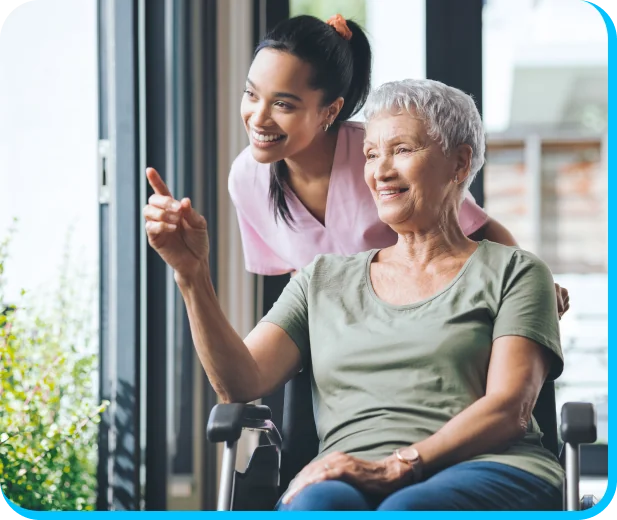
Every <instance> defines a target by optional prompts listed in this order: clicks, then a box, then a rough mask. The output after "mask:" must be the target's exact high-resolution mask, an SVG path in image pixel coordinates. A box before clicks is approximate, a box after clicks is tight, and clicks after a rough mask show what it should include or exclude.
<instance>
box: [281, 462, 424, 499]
mask: <svg viewBox="0 0 617 520" xmlns="http://www.w3.org/2000/svg"><path fill="white" fill-rule="evenodd" d="M412 479H413V472H412V468H411V467H407V466H406V465H404V464H402V463H401V462H400V461H399V460H398V459H397V458H396V457H395V456H394V455H392V456H390V457H388V458H385V459H382V460H379V461H374V462H370V461H366V460H362V459H358V458H356V457H352V456H351V455H347V454H346V453H341V452H334V453H331V454H329V455H326V456H325V457H324V458H323V459H320V460H317V461H315V462H311V463H310V464H309V465H308V466H306V467H305V468H304V469H303V470H302V471H301V472H300V473H298V475H297V476H296V478H295V479H294V480H293V481H292V482H291V484H290V485H289V489H288V490H287V492H286V493H285V495H284V496H283V504H288V503H289V502H290V501H291V500H293V498H294V497H295V496H296V495H297V494H298V493H299V492H300V491H302V489H304V488H305V487H306V486H309V485H310V484H315V483H316V482H322V481H324V480H341V481H343V482H347V483H349V484H351V485H353V486H355V487H357V488H358V489H360V490H362V491H366V492H369V493H375V494H383V495H387V494H389V493H391V492H393V491H395V490H397V489H400V488H401V487H403V486H405V485H408V484H410V483H411V481H412Z"/></svg>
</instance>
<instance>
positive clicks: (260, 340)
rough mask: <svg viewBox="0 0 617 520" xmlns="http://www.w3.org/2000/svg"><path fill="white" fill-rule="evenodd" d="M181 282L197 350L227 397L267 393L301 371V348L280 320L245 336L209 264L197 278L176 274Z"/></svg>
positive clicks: (242, 398) (212, 379) (216, 386)
mask: <svg viewBox="0 0 617 520" xmlns="http://www.w3.org/2000/svg"><path fill="white" fill-rule="evenodd" d="M176 282H177V283H178V286H179V288H180V292H181V294H182V297H183V298H184V301H185V303H186V308H187V312H188V318H189V322H190V325H191V335H192V337H193V342H194V344H195V349H196V350H197V355H198V356H199V360H200V361H201V364H202V365H203V367H204V369H205V371H206V374H207V375H208V379H209V380H210V383H211V384H212V386H213V388H214V390H215V391H216V393H217V394H218V395H219V397H220V398H221V399H222V400H223V402H249V401H253V400H255V399H258V398H260V397H263V396H264V395H267V394H269V393H271V392H272V391H274V390H275V389H276V388H277V387H279V386H280V385H282V384H283V383H285V382H286V381H288V380H289V379H290V378H291V377H292V376H293V374H294V373H296V372H298V371H299V370H300V366H301V359H300V352H299V350H298V348H297V347H296V345H295V343H294V342H293V340H292V339H291V338H290V337H289V335H288V334H287V333H286V332H285V331H284V330H283V329H281V328H280V327H278V326H277V325H274V324H272V323H259V324H258V325H257V326H256V327H255V328H254V329H253V331H252V332H251V333H250V334H249V335H248V336H247V338H246V339H245V340H244V341H242V338H240V336H239V335H238V334H237V333H236V331H235V330H234V329H233V327H232V326H231V325H230V323H229V321H227V318H226V317H225V314H224V313H223V311H222V309H221V307H220V305H219V303H218V300H217V298H216V294H215V291H214V287H213V286H212V282H211V279H210V274H209V269H208V267H207V266H206V265H204V266H203V267H202V269H201V270H200V272H199V274H198V275H196V276H195V277H194V278H193V279H191V280H187V279H182V278H180V277H176Z"/></svg>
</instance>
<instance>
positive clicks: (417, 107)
mask: <svg viewBox="0 0 617 520" xmlns="http://www.w3.org/2000/svg"><path fill="white" fill-rule="evenodd" d="M403 111H407V112H408V113H409V114H412V115H417V116H418V117H420V118H421V119H422V120H424V123H425V125H426V130H427V133H428V135H429V136H430V137H431V138H432V139H434V140H435V141H436V142H438V143H439V144H440V145H441V149H442V151H443V153H444V154H445V155H446V156H448V155H450V152H452V150H454V149H455V148H456V147H457V146H459V145H461V144H467V145H469V146H470V147H471V150H472V155H471V168H470V172H469V176H468V177H467V179H466V180H465V183H464V185H463V187H464V188H469V185H470V184H471V183H472V182H473V180H474V179H475V177H476V174H477V173H478V171H480V168H482V165H483V164H484V149H485V137H484V126H483V125H482V118H481V117H480V112H478V109H477V107H476V104H475V103H474V101H473V99H472V97H471V96H469V95H468V94H465V93H464V92H463V91H462V90H459V89H457V88H454V87H449V86H448V85H445V84H444V83H441V82H439V81H434V80H431V79H404V80H402V81H390V82H388V83H384V84H383V85H381V87H379V88H377V89H375V90H374V91H373V92H371V94H370V95H369V97H368V100H367V102H366V105H365V107H364V117H365V118H366V123H367V124H368V123H369V122H370V120H371V119H373V118H374V117H377V116H379V115H381V114H383V113H390V114H400V113H401V112H403Z"/></svg>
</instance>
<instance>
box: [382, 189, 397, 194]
mask: <svg viewBox="0 0 617 520" xmlns="http://www.w3.org/2000/svg"><path fill="white" fill-rule="evenodd" d="M400 191H401V190H383V191H382V192H381V194H382V195H394V194H395V193H399V192H400Z"/></svg>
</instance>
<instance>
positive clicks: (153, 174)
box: [143, 168, 210, 279]
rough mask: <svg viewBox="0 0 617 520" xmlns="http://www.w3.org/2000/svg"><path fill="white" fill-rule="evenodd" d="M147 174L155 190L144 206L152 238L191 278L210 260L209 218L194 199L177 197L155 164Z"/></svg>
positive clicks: (154, 245)
mask: <svg viewBox="0 0 617 520" xmlns="http://www.w3.org/2000/svg"><path fill="white" fill-rule="evenodd" d="M146 176H147V178H148V182H149V183H150V186H152V189H153V190H154V195H152V196H151V197H150V198H149V199H148V204H147V205H146V206H145V207H144V210H143V214H144V217H145V219H146V232H147V234H148V242H149V244H150V245H151V246H152V248H153V249H155V250H156V252H157V253H158V254H159V255H160V256H161V258H162V259H163V260H164V261H165V262H166V263H167V264H168V265H169V266H170V267H171V268H172V269H173V270H174V271H175V274H176V275H177V276H178V275H179V276H180V277H181V278H184V279H190V278H191V277H192V276H193V275H195V274H196V273H197V272H198V270H199V269H200V267H202V266H207V263H208V253H209V249H210V247H209V241H208V230H207V225H206V219H205V218H204V217H203V216H201V215H200V214H199V213H197V211H195V210H194V209H193V207H192V206H191V201H190V199H188V198H184V199H182V200H181V201H178V200H176V199H174V198H173V197H172V195H171V193H170V191H169V188H167V185H166V184H165V183H164V182H163V179H161V177H160V175H159V174H158V172H157V171H156V170H155V169H154V168H148V169H147V170H146Z"/></svg>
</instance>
